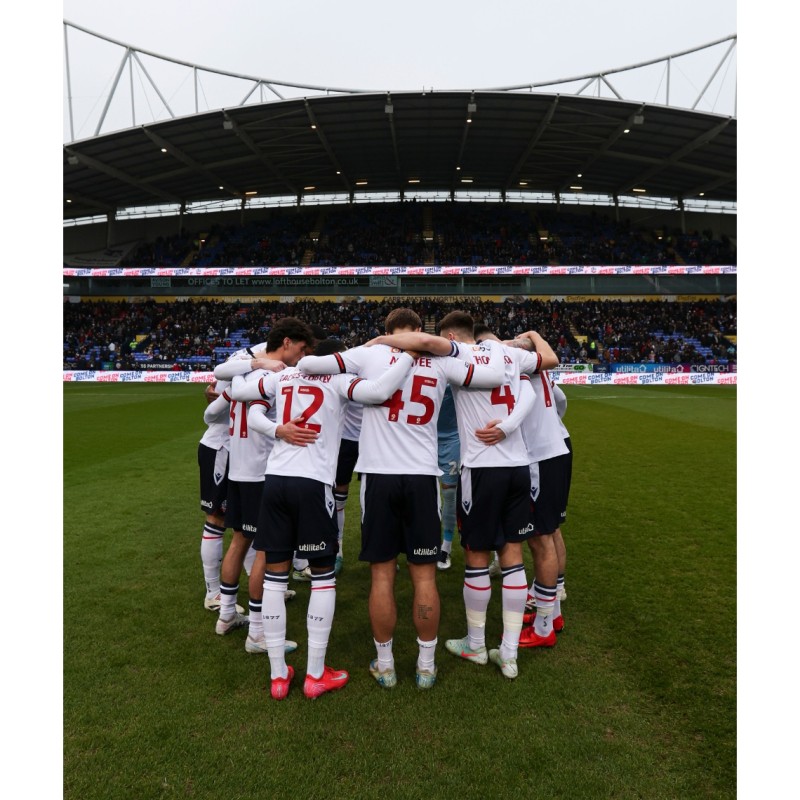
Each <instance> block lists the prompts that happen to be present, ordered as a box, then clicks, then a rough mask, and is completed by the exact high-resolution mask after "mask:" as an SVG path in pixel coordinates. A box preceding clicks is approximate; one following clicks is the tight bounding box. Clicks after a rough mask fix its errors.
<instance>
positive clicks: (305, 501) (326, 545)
mask: <svg viewBox="0 0 800 800" xmlns="http://www.w3.org/2000/svg"><path fill="white" fill-rule="evenodd" d="M253 546H254V547H255V549H256V550H264V551H265V553H266V557H267V563H268V564H278V563H280V562H282V561H290V560H291V558H292V555H293V554H294V552H295V551H297V557H298V558H306V559H308V560H309V561H310V562H312V564H313V562H314V561H318V560H320V559H326V560H327V559H331V563H333V561H332V559H333V558H335V557H336V553H337V552H338V551H339V526H338V524H337V521H336V502H335V501H334V499H333V487H332V486H328V485H327V484H325V483H322V482H321V481H315V480H313V479H312V478H298V477H294V476H289V477H287V476H285V475H267V476H266V479H265V481H264V495H263V498H262V500H261V513H260V514H259V516H258V532H257V533H256V538H255V542H254V543H253Z"/></svg>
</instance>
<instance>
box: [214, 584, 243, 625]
mask: <svg viewBox="0 0 800 800" xmlns="http://www.w3.org/2000/svg"><path fill="white" fill-rule="evenodd" d="M238 594H239V584H238V583H220V585H219V618H220V619H232V618H233V616H234V615H235V614H236V597H237V595H238Z"/></svg>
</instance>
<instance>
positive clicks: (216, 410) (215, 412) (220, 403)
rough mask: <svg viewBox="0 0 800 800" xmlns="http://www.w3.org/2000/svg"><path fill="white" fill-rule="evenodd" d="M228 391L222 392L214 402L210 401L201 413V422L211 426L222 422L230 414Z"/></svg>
mask: <svg viewBox="0 0 800 800" xmlns="http://www.w3.org/2000/svg"><path fill="white" fill-rule="evenodd" d="M229 391H230V389H225V390H223V392H222V394H220V395H217V399H216V400H212V401H211V402H210V403H209V404H208V405H207V406H206V407H205V410H204V411H203V422H205V423H206V425H212V424H213V423H215V422H223V421H224V420H225V418H226V417H227V416H228V413H229V412H230V405H231V398H230V395H229V394H228V392H229Z"/></svg>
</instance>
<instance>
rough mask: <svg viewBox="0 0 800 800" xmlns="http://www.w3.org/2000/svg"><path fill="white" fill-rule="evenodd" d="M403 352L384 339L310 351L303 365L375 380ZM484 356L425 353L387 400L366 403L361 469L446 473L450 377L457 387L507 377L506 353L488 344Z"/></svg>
mask: <svg viewBox="0 0 800 800" xmlns="http://www.w3.org/2000/svg"><path fill="white" fill-rule="evenodd" d="M401 355H403V353H402V351H400V350H397V349H395V348H392V347H389V346H388V345H380V344H379V345H373V346H371V347H364V346H362V347H354V348H352V349H350V350H346V351H344V352H343V353H332V354H331V355H327V356H305V357H304V358H302V359H301V360H300V362H299V366H300V367H301V368H302V369H303V370H304V371H307V372H316V373H331V372H334V371H343V372H351V373H355V374H357V375H359V376H361V377H363V378H368V379H373V378H377V377H379V376H380V375H382V374H383V373H384V372H385V371H386V370H387V369H389V367H390V366H391V365H392V364H393V363H394V362H395V361H396V360H397V359H398V358H399V357H400V356H401ZM482 355H483V356H484V360H479V361H476V362H475V363H467V362H465V361H462V360H460V359H456V358H450V357H438V358H437V357H434V356H422V357H420V358H418V359H417V360H416V361H415V363H414V368H413V369H412V371H411V373H410V374H409V375H408V377H407V378H406V380H405V382H404V383H403V385H402V386H401V387H400V388H398V389H397V391H395V392H394V393H393V394H392V396H391V397H390V398H389V399H388V400H387V401H386V402H384V403H382V404H381V405H380V406H365V408H364V415H363V419H362V424H361V438H360V439H359V445H358V461H357V462H356V466H355V470H356V472H363V473H366V474H370V473H377V474H382V475H441V474H442V472H441V470H440V469H439V459H438V444H437V420H438V417H439V411H440V409H441V407H442V397H443V396H444V392H445V388H446V387H447V384H448V382H449V383H452V384H454V385H457V386H496V385H499V383H500V382H501V381H502V379H503V377H502V376H503V363H502V353H501V352H500V351H499V350H491V349H490V348H486V349H485V350H484V351H482Z"/></svg>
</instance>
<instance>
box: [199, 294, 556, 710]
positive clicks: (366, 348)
mask: <svg viewBox="0 0 800 800" xmlns="http://www.w3.org/2000/svg"><path fill="white" fill-rule="evenodd" d="M438 327H439V331H440V334H439V335H433V334H428V333H425V332H423V331H422V321H421V319H420V317H419V316H418V315H417V314H416V312H414V311H413V310H411V309H408V308H398V309H395V310H393V311H391V312H390V313H389V315H388V316H387V318H386V322H385V329H386V335H384V336H379V337H377V338H376V339H373V340H372V341H370V342H368V343H367V344H365V345H362V346H359V347H354V348H350V349H345V347H344V345H343V344H342V343H341V342H340V341H339V340H336V339H327V338H326V339H323V340H321V341H320V340H319V339H318V337H317V336H315V333H314V331H313V330H312V329H311V328H310V327H309V326H307V325H306V324H305V323H304V322H302V321H300V320H298V319H296V318H293V317H286V318H284V319H282V320H279V321H278V322H277V323H276V324H275V325H274V326H273V327H272V329H271V330H270V332H269V335H268V338H267V341H266V342H264V343H262V344H259V345H254V346H252V347H249V348H245V349H243V350H240V351H239V352H237V353H234V354H233V355H232V356H231V357H230V358H229V359H228V360H227V361H226V362H225V363H223V364H220V365H219V366H217V367H216V369H215V370H214V377H215V384H214V385H213V386H211V387H210V390H209V392H207V397H208V399H209V404H208V405H207V407H206V411H205V414H204V421H205V422H206V424H207V426H208V427H207V430H206V433H205V435H204V436H203V438H202V439H201V441H200V445H199V449H198V463H199V467H200V493H201V508H202V510H203V511H204V513H205V514H206V522H205V525H204V529H203V539H202V544H201V551H200V552H201V559H202V562H203V569H204V573H205V581H206V599H205V607H206V608H207V609H209V610H212V611H218V613H219V616H218V620H217V623H216V632H217V633H218V634H220V635H224V634H227V633H229V632H230V631H232V630H235V629H237V628H241V627H245V626H247V628H248V634H247V639H246V642H245V649H246V651H247V652H249V653H267V654H268V657H269V663H270V682H271V686H270V691H271V696H272V697H273V698H274V699H276V700H281V699H283V698H285V697H286V696H287V694H288V693H289V690H290V685H291V683H292V680H293V678H294V669H293V667H292V666H291V665H289V664H287V662H286V654H287V653H289V652H291V651H293V650H294V649H295V648H296V647H297V644H296V643H295V642H293V641H291V640H287V638H286V602H287V600H290V599H292V598H293V597H294V596H295V592H294V590H292V589H290V588H289V578H290V573H291V575H292V577H293V579H294V580H310V584H311V587H310V588H311V591H310V597H309V603H308V612H307V617H306V619H307V632H308V658H307V665H306V675H305V680H304V684H303V692H304V694H305V696H306V697H309V698H316V697H318V696H319V695H321V694H324V693H325V692H329V691H333V690H336V689H340V688H342V687H343V686H345V685H346V684H347V682H348V680H349V674H348V673H347V671H345V670H337V669H333V668H332V667H330V666H328V665H326V663H325V656H326V651H327V647H328V640H329V637H330V633H331V629H332V624H333V618H334V610H335V605H336V579H337V575H338V574H339V571H340V569H341V567H342V564H343V552H342V544H343V540H342V535H343V531H344V508H345V503H346V500H347V496H348V489H349V484H350V480H351V478H352V476H353V474H354V473H358V475H359V476H360V504H361V550H360V553H359V559H360V560H361V561H366V562H368V563H369V565H370V573H371V581H370V591H369V602H368V606H369V618H370V625H371V628H372V635H373V639H374V642H375V649H376V658H375V659H374V660H373V661H372V662H371V663H370V665H369V671H370V674H371V675H372V677H373V678H374V679H375V680H376V681H377V682H378V684H379V685H380V686H382V687H385V688H391V687H393V686H395V685H396V683H397V674H396V671H395V663H394V655H393V637H394V630H395V626H396V622H397V606H396V603H395V596H394V584H395V579H396V576H397V572H398V563H397V559H398V556H399V555H404V556H405V559H406V563H407V566H408V571H409V575H410V578H411V582H412V587H413V622H414V626H415V629H416V633H417V644H418V646H419V655H418V658H417V663H416V685H417V686H418V687H419V688H420V689H430V688H432V687H433V686H434V685H435V683H436V678H437V667H436V661H435V653H436V646H437V643H438V629H439V617H440V602H439V593H438V590H437V586H436V574H437V569H439V570H442V569H448V568H449V567H450V565H451V560H450V553H451V548H452V541H453V532H454V528H456V527H457V529H458V531H459V534H460V541H461V545H462V547H463V550H464V562H465V568H464V588H463V597H464V606H465V612H466V622H467V634H466V636H464V637H463V638H461V639H448V640H447V641H446V642H445V649H446V650H447V651H448V652H450V653H452V654H453V655H455V656H458V657H460V658H462V659H464V660H467V661H472V662H474V663H476V664H480V665H484V664H487V663H488V662H489V661H491V662H492V663H493V664H495V665H496V666H497V667H498V668H499V670H500V672H501V673H502V674H503V675H504V676H505V677H506V678H509V679H513V678H516V677H517V675H518V665H517V653H518V648H520V647H523V648H525V647H553V646H554V645H555V643H556V632H558V631H560V630H561V629H562V628H563V626H564V618H563V615H562V613H561V601H562V600H563V599H564V598H565V597H566V593H565V590H564V568H565V563H566V550H565V547H564V541H563V537H562V535H561V530H560V525H561V523H562V522H563V521H564V519H565V518H566V507H567V499H568V495H569V487H570V478H571V472H572V449H571V444H570V439H569V434H568V432H567V430H566V428H565V427H564V424H563V421H562V417H563V415H564V411H565V410H566V397H565V396H564V393H563V391H562V390H561V389H560V387H559V386H557V385H556V384H555V383H554V382H553V381H552V379H551V378H550V376H549V375H548V372H547V371H548V370H549V369H553V368H554V367H556V366H557V365H558V358H557V356H556V355H555V353H554V352H553V350H552V348H551V347H550V345H549V344H548V343H547V342H546V341H545V340H544V339H543V338H542V337H541V336H540V335H539V334H538V333H537V332H535V331H529V332H527V333H525V334H523V335H521V336H519V337H518V338H517V339H515V340H513V341H507V342H500V341H499V340H498V339H497V337H495V336H494V335H493V334H492V333H491V331H489V330H488V328H487V327H486V326H485V325H482V324H478V325H475V324H474V321H473V319H472V317H471V316H470V315H469V314H467V313H465V312H463V311H452V312H450V313H449V314H447V315H446V316H445V317H444V318H443V319H442V320H441V321H440V323H439V326H438ZM312 352H313V354H312ZM456 523H457V524H456ZM226 528H231V529H232V531H233V535H232V538H231V541H230V544H229V546H228V549H227V551H225V554H224V558H223V537H224V533H225V529H226ZM525 542H527V543H528V546H529V547H530V549H531V553H532V556H533V559H532V560H533V566H534V577H533V580H532V582H530V584H529V581H528V578H527V576H526V572H525V564H524V558H523V543H525ZM243 569H244V570H245V571H246V573H247V575H248V594H249V614H248V615H245V614H244V609H243V608H242V607H240V606H238V605H237V604H236V600H237V595H238V590H239V578H240V576H241V574H242V570H243ZM498 571H499V574H500V576H501V578H502V621H503V634H502V639H501V641H500V644H499V646H498V647H497V648H492V649H487V645H486V636H485V625H486V617H487V610H488V607H489V601H490V597H491V593H492V590H491V577H492V575H493V574H495V573H496V572H498Z"/></svg>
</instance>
